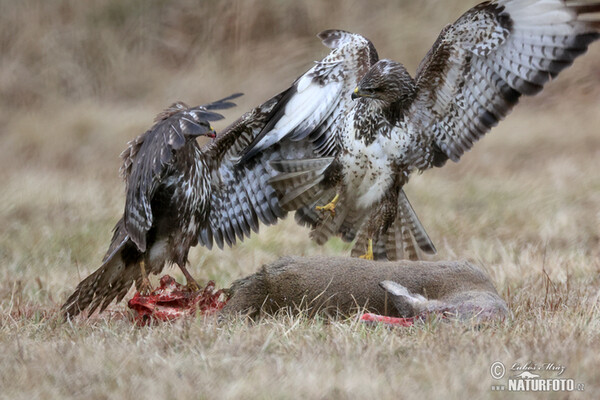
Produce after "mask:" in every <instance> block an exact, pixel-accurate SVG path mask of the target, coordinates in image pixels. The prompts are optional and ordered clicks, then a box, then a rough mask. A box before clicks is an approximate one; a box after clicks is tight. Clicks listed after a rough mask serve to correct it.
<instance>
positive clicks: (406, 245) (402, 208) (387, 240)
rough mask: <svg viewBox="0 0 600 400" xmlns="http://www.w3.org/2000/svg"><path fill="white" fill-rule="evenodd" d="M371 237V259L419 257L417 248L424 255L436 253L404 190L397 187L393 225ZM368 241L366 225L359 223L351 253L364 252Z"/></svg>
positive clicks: (412, 258) (410, 258)
mask: <svg viewBox="0 0 600 400" xmlns="http://www.w3.org/2000/svg"><path fill="white" fill-rule="evenodd" d="M371 217H373V216H371ZM374 239H375V240H374V241H373V258H374V259H375V260H389V261H395V260H401V259H407V260H418V259H419V258H420V257H419V252H418V250H417V247H418V248H419V249H420V250H421V251H423V252H424V253H426V254H435V253H436V249H435V246H434V245H433V242H432V241H431V239H430V238H429V236H428V235H427V232H426V231H425V228H423V225H422V224H421V221H419V218H418V217H417V214H416V213H415V211H414V210H413V208H412V206H411V204H410V202H409V201H408V198H407V197H406V194H405V193H404V190H400V192H399V195H398V215H397V216H396V220H395V221H394V224H393V225H392V226H391V227H390V228H388V230H387V231H386V232H385V234H384V235H382V236H381V237H379V238H374ZM368 240H369V237H368V236H367V229H366V226H361V229H360V231H359V233H358V235H357V240H356V243H355V244H354V247H353V248H352V252H351V256H352V257H358V256H360V255H363V254H365V252H366V251H367V246H368ZM415 244H416V246H415Z"/></svg>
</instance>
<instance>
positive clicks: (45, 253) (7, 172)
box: [0, 0, 600, 305]
mask: <svg viewBox="0 0 600 400" xmlns="http://www.w3.org/2000/svg"><path fill="white" fill-rule="evenodd" d="M475 4H476V1H472V0H444V1H434V0H428V1H410V0H404V1H402V0H396V1H380V0H370V1H366V0H365V1H358V0H351V1H349V0H343V1H342V0H331V1H319V0H307V1H297V0H261V1H258V0H243V1H242V0H239V1H218V2H217V1H208V0H207V1H192V0H181V1H177V2H173V1H166V0H130V1H122V0H88V1H85V2H83V1H77V0H21V1H11V0H0V188H1V189H0V202H1V204H2V207H1V209H0V278H1V280H0V301H5V300H7V299H8V298H9V297H10V296H11V293H14V290H15V289H14V288H15V286H16V285H18V286H19V287H20V288H21V289H22V293H23V295H24V296H25V297H26V298H28V299H31V300H33V301H36V302H42V303H43V304H53V305H57V304H58V303H60V302H61V300H64V297H65V296H66V295H67V293H66V292H70V291H71V290H72V288H74V286H75V285H76V284H77V282H79V280H80V279H81V278H83V277H85V276H86V275H87V274H88V273H90V272H92V271H93V270H95V269H96V268H97V267H98V266H99V263H100V260H101V258H102V256H103V254H104V252H105V251H106V248H107V247H108V244H109V241H110V238H111V229H112V227H113V225H114V223H115V222H116V221H117V220H118V218H119V217H120V216H121V213H122V208H123V205H124V196H123V190H124V185H123V183H122V181H121V180H120V178H119V175H118V169H119V166H120V161H119V157H118V156H119V153H120V152H121V151H122V150H123V149H124V148H125V146H126V143H127V141H129V140H131V139H132V138H134V137H135V136H137V135H139V134H141V133H143V132H144V131H145V130H146V129H147V128H149V127H150V126H151V124H152V120H153V118H154V116H155V115H156V114H157V113H158V112H160V111H161V110H162V109H163V108H165V107H167V106H168V105H170V104H171V103H172V102H174V101H176V100H182V101H185V102H187V103H188V104H190V105H197V104H202V103H206V102H210V101H212V100H215V99H218V98H220V97H224V96H226V95H229V94H230V93H233V92H243V93H245V96H244V97H243V98H241V99H240V100H239V101H238V105H239V106H238V107H237V108H235V109H233V110H230V111H228V112H227V116H228V118H227V120H226V121H222V122H221V123H220V124H219V125H218V127H219V128H221V129H222V128H223V127H224V126H225V125H226V124H227V123H228V122H231V121H233V120H234V119H235V118H237V117H238V116H239V115H241V114H242V113H243V112H245V111H247V110H249V109H250V108H251V107H253V106H256V105H258V104H260V103H261V102H263V101H264V100H266V99H267V98H269V97H270V96H272V95H273V94H275V93H277V92H279V91H280V90H282V89H284V88H286V87H288V86H289V84H290V83H291V82H292V81H293V80H294V79H295V78H296V77H297V76H299V75H301V74H302V73H304V72H305V71H306V70H307V69H308V68H310V67H311V65H312V63H313V61H315V60H319V59H321V58H322V57H323V56H324V55H325V54H327V49H326V48H325V47H323V46H322V45H321V43H320V41H319V40H318V39H317V38H316V37H315V35H316V34H317V33H318V32H320V31H322V30H324V29H330V28H340V29H346V30H350V31H353V32H357V33H361V34H363V35H365V36H367V37H368V38H370V39H371V40H372V41H373V43H374V44H375V46H376V47H377V49H378V52H379V54H380V57H382V58H391V59H394V60H397V61H400V62H402V63H404V64H405V65H406V66H407V68H408V70H409V71H410V72H411V73H414V71H415V69H416V67H417V65H418V63H419V61H420V60H421V58H422V57H423V56H424V55H425V53H426V52H427V50H428V49H429V47H430V46H431V45H432V44H433V42H434V41H435V38H436V37H437V35H438V33H439V32H440V30H441V29H442V28H443V27H444V26H445V25H446V24H448V23H451V22H452V21H454V20H455V19H456V18H458V17H459V16H460V14H461V13H462V12H464V11H465V10H467V9H468V8H469V7H471V6H473V5H475ZM599 127H600V46H599V45H598V44H596V45H595V46H592V49H591V50H590V51H589V53H588V54H587V55H585V56H584V57H582V58H580V59H578V60H577V62H576V63H575V65H574V66H573V67H572V68H570V69H569V70H567V71H566V72H564V73H563V74H562V75H561V76H560V77H559V79H558V80H557V81H556V82H552V83H551V84H550V85H548V87H547V89H546V90H545V91H544V92H543V93H542V94H541V95H539V96H537V97H535V98H533V99H526V100H525V101H523V104H521V105H519V106H518V107H517V109H516V111H515V112H514V113H513V114H512V115H511V116H510V117H509V118H508V120H507V121H506V122H504V123H502V124H501V125H500V127H499V128H497V129H495V130H494V131H493V132H492V134H490V135H488V136H487V137H486V138H485V139H484V140H483V141H482V142H481V143H479V144H477V145H476V146H475V147H474V149H473V150H472V151H471V152H470V153H468V154H467V155H466V156H465V157H464V158H463V159H462V160H461V162H460V163H459V164H451V163H450V164H448V165H447V166H446V167H444V168H443V169H439V170H436V171H428V172H426V173H425V174H423V175H421V176H415V177H414V179H413V180H412V181H411V183H410V184H409V185H408V188H407V192H408V194H409V197H410V198H411V199H412V202H413V205H414V207H415V209H416V211H417V213H418V214H419V216H420V217H421V219H422V222H423V224H424V226H425V227H426V228H427V229H428V231H429V234H430V236H431V237H432V239H433V241H434V242H435V243H436V245H437V247H438V250H439V255H438V256H436V257H435V258H436V259H444V258H469V259H472V260H475V261H476V262H478V263H479V264H481V265H483V266H484V268H486V269H488V271H490V273H491V274H492V276H493V278H494V279H495V280H496V282H497V283H499V284H500V288H501V290H508V288H509V283H507V282H513V283H512V285H513V286H515V285H516V286H519V285H521V286H522V285H526V284H527V282H526V280H523V279H521V278H522V277H523V273H524V272H525V271H535V275H532V278H531V279H532V280H534V281H535V280H537V279H538V275H537V273H538V272H539V271H540V270H541V268H542V266H546V267H545V268H548V269H549V271H550V274H551V275H552V276H553V278H554V279H559V280H560V279H562V278H564V276H565V274H566V273H567V272H565V271H568V270H569V268H571V270H572V269H573V268H575V269H576V268H578V267H580V266H582V265H586V266H587V267H586V268H592V270H595V271H598V269H600V263H599V262H598V260H599V251H598V248H599V246H598V245H599V227H600V214H599V212H600V170H599V169H600V168H599V167H600V164H599V163H598V160H599V159H600V128H599ZM315 253H326V254H349V245H347V244H344V243H342V242H340V241H339V240H337V239H336V240H332V241H330V242H329V243H328V244H327V245H326V246H325V247H322V248H320V247H318V246H316V245H313V244H312V243H311V242H310V240H309V238H308V230H306V229H305V228H300V227H298V226H296V225H295V224H294V222H293V219H292V218H288V220H287V221H284V222H283V223H281V224H279V225H278V226H277V227H270V228H265V227H263V228H262V229H261V234H260V235H258V236H254V237H253V238H251V239H250V240H248V241H246V242H245V243H243V244H241V245H238V246H237V247H236V248H234V249H232V250H226V251H219V250H216V251H212V252H208V251H207V250H206V249H203V248H195V249H193V250H192V253H191V256H190V263H191V266H192V267H191V270H192V271H193V274H194V275H195V276H197V277H198V278H199V279H200V280H203V279H207V278H211V279H216V280H217V283H218V284H219V285H220V286H222V285H226V284H228V283H230V282H231V280H232V279H235V278H237V277H240V276H242V275H244V274H247V273H250V272H253V271H254V270H256V269H257V268H258V267H259V266H260V265H261V264H263V263H266V262H270V261H272V260H274V259H275V258H277V257H278V256H281V255H286V254H315ZM551 265H554V266H556V268H554V269H553V267H548V266H551ZM585 271H587V272H586V273H589V271H590V269H585ZM167 272H169V273H172V274H174V275H175V276H177V277H179V278H181V277H180V276H179V275H177V274H178V273H179V272H178V271H177V270H175V269H173V270H168V271H167ZM36 277H37V281H36V280H35V278H36ZM511 279H512V281H511ZM519 279H521V280H519Z"/></svg>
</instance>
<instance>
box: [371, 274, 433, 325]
mask: <svg viewBox="0 0 600 400" xmlns="http://www.w3.org/2000/svg"><path fill="white" fill-rule="evenodd" d="M379 286H380V287H381V288H382V289H383V290H385V291H386V292H388V293H389V294H390V296H391V297H392V302H393V303H394V307H396V310H397V311H398V313H399V314H400V316H401V317H402V318H410V317H414V316H416V315H419V314H420V313H421V310H423V308H424V307H425V305H426V303H427V301H428V300H427V299H426V298H425V297H423V296H421V295H420V294H413V293H411V292H410V291H409V290H408V289H407V288H405V287H404V286H402V285H401V284H399V283H396V282H393V281H383V282H380V283H379Z"/></svg>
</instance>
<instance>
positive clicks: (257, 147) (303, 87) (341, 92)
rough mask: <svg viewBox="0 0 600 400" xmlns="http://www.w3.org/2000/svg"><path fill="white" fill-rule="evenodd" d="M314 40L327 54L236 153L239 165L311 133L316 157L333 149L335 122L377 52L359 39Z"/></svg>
mask: <svg viewBox="0 0 600 400" xmlns="http://www.w3.org/2000/svg"><path fill="white" fill-rule="evenodd" d="M318 37H319V38H320V39H322V41H323V44H325V45H326V46H327V47H329V48H330V49H331V52H330V53H329V54H328V55H327V56H326V57H325V58H324V59H323V60H321V61H318V62H316V64H315V66H313V67H312V68H311V69H310V70H309V71H308V72H306V73H305V74H304V75H302V76H301V77H300V78H298V79H297V80H296V81H295V82H294V84H293V85H292V87H291V88H290V89H289V90H288V91H286V94H285V96H284V97H283V98H282V99H281V104H280V107H279V109H278V110H277V112H276V113H275V114H274V115H273V117H272V118H271V119H270V121H269V123H268V124H266V125H265V127H264V128H263V129H262V131H261V132H260V134H259V135H257V136H256V138H254V140H253V141H252V143H250V145H249V146H248V147H246V148H245V149H244V151H243V152H242V153H241V154H240V156H241V159H240V164H242V165H243V164H244V163H245V162H247V161H248V160H250V159H251V158H252V157H254V156H255V155H256V154H258V153H259V152H261V151H263V150H265V149H267V148H269V147H270V146H272V145H273V144H274V143H278V142H280V141H281V140H283V139H284V138H289V139H291V140H292V141H300V140H303V139H305V138H306V137H307V136H308V135H309V134H310V138H311V141H313V142H315V143H316V149H317V151H318V153H319V154H323V155H326V154H331V152H333V151H334V146H335V130H336V127H337V124H336V121H337V120H338V119H343V117H344V115H345V113H346V111H347V108H348V105H349V104H350V102H351V101H352V99H351V94H352V90H353V89H354V88H355V87H356V84H357V83H358V81H359V80H360V78H361V77H362V76H363V75H364V74H365V73H366V72H367V71H368V69H369V68H370V67H371V65H373V64H374V63H375V62H377V52H376V51H375V47H374V46H373V44H372V43H371V42H370V41H369V40H367V39H366V38H364V37H363V36H361V35H357V34H353V33H349V32H345V31H340V30H327V31H324V32H321V33H320V34H319V35H318ZM338 123H339V122H338Z"/></svg>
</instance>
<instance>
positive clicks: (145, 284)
mask: <svg viewBox="0 0 600 400" xmlns="http://www.w3.org/2000/svg"><path fill="white" fill-rule="evenodd" d="M140 271H141V272H142V283H141V284H140V287H139V288H137V289H138V292H140V294H144V295H145V294H150V293H152V290H153V289H152V284H151V283H150V279H148V274H147V273H146V265H145V264H144V261H143V260H142V261H141V262H140Z"/></svg>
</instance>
